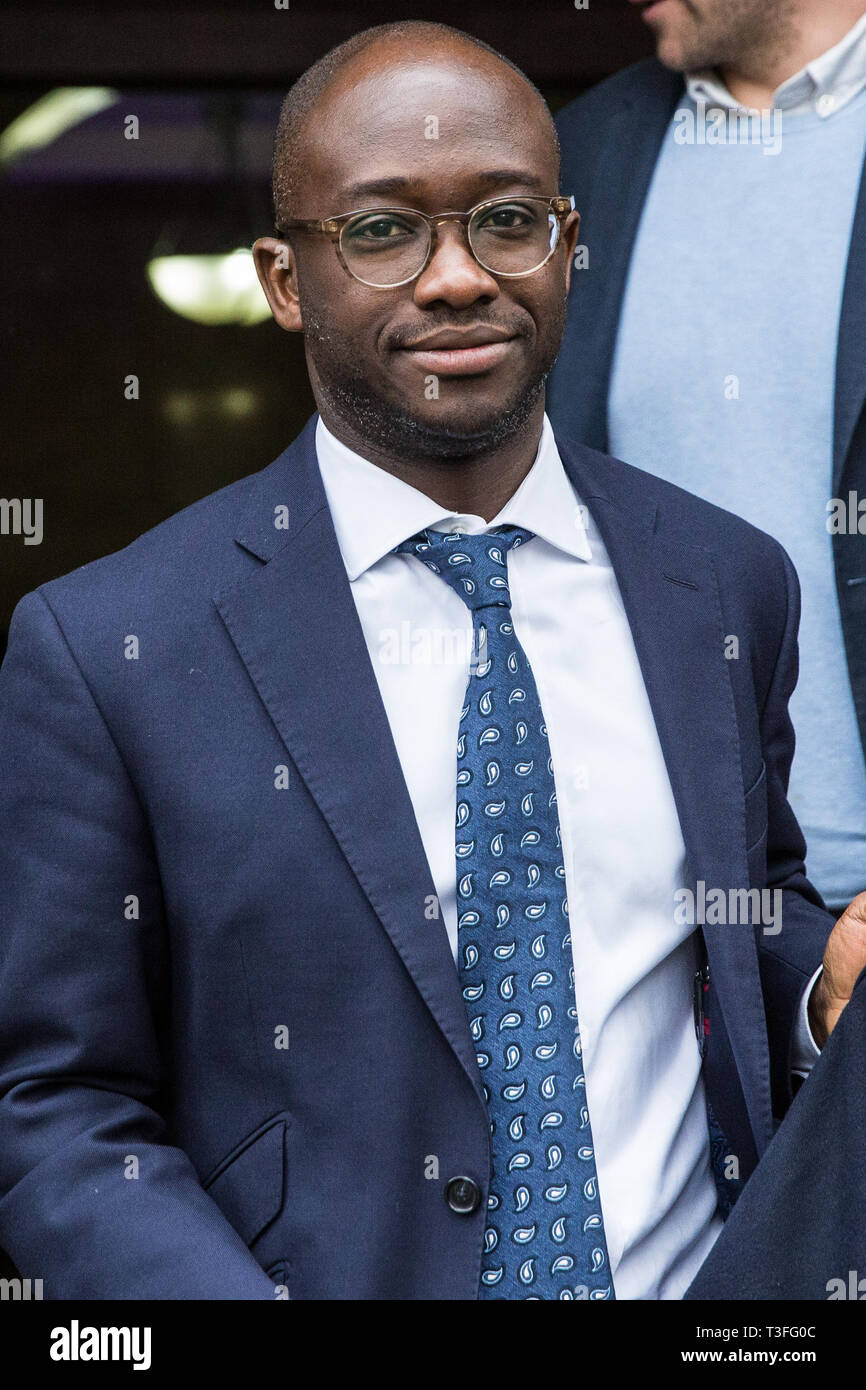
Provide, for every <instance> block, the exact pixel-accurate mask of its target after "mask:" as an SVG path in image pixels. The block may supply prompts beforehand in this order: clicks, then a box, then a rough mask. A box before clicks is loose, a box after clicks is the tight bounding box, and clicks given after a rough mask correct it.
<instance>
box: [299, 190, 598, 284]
mask: <svg viewBox="0 0 866 1390" xmlns="http://www.w3.org/2000/svg"><path fill="white" fill-rule="evenodd" d="M573 211H574V198H573V197H560V196H557V197H554V198H540V197H535V196H527V197H523V196H518V197H513V196H512V197H505V198H490V199H488V201H487V202H484V203H478V204H477V206H476V207H474V208H470V209H469V211H468V212H440V213H436V215H435V216H429V215H428V214H427V213H424V212H418V211H416V209H414V208H362V209H360V210H359V211H356V212H344V213H342V214H341V215H340V216H339V217H326V218H324V219H322V220H321V221H309V220H304V219H302V218H296V217H290V218H287V219H286V220H285V221H284V222H282V223H281V224H280V225H279V226H278V228H277V232H278V235H280V236H283V235H284V234H285V233H286V232H287V231H298V232H324V233H326V234H327V235H328V236H330V238H331V241H332V242H333V244H334V248H335V250H336V252H337V256H338V258H339V261H340V264H341V265H342V267H343V269H344V270H346V271H348V273H349V274H350V275H352V276H354V278H355V279H356V280H360V282H361V284H362V285H370V286H371V287H372V288H373V289H382V290H384V289H395V288H396V287H397V286H398V285H408V284H409V283H410V281H412V280H415V279H417V277H418V276H419V275H420V274H421V273H422V271H424V270H425V269H426V268H427V265H428V263H429V261H430V257H431V255H432V254H433V246H434V242H435V239H436V234H437V230H438V227H439V225H440V223H442V222H461V223H462V224H463V226H464V227H465V228H466V239H467V241H468V243H469V249H470V251H471V252H472V255H473V256H474V257H475V259H476V261H477V262H478V264H479V265H480V266H482V267H483V268H484V269H485V270H488V271H490V273H491V275H497V276H502V277H504V278H505V279H517V278H518V277H519V276H521V275H532V274H533V273H534V272H535V271H536V270H540V269H541V267H542V266H543V265H546V264H547V262H548V261H549V260H550V258H551V256H552V255H553V253H554V251H555V250H556V248H557V246H558V245H559V239H560V237H561V235H562V224H563V222H564V221H565V218H566V217H568V215H569V213H571V212H573Z"/></svg>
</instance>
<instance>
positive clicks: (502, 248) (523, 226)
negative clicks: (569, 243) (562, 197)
mask: <svg viewBox="0 0 866 1390" xmlns="http://www.w3.org/2000/svg"><path fill="white" fill-rule="evenodd" d="M558 240H559V223H558V222H557V220H556V217H555V216H554V214H553V213H552V212H551V211H550V206H549V204H548V203H547V202H546V201H545V200H543V199H538V200H537V201H536V200H535V199H532V198H515V199H514V200H513V201H509V202H507V203H494V204H492V205H490V206H488V207H485V208H479V210H478V212H476V213H474V214H473V216H472V217H471V218H470V221H469V242H470V245H471V247H472V250H473V251H474V252H475V255H476V256H477V258H478V260H479V261H480V262H481V264H482V265H483V266H485V267H486V269H487V270H492V271H493V273H494V275H526V274H527V273H528V272H529V271H531V270H537V269H538V267H539V266H540V265H542V264H543V262H544V261H546V260H547V258H548V256H549V255H550V253H551V251H552V250H553V248H554V247H555V246H556V243H557V241H558Z"/></svg>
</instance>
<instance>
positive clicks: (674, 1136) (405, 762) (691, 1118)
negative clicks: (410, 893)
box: [316, 416, 817, 1299]
mask: <svg viewBox="0 0 866 1390" xmlns="http://www.w3.org/2000/svg"><path fill="white" fill-rule="evenodd" d="M316 449H317V453H318V459H319V467H320V471H321V475H322V480H323V483H324V487H325V492H326V495H327V499H328V504H329V507H330V511H331V515H332V517H333V521H334V526H335V529H336V534H337V540H338V542H339V546H340V550H341V553H342V557H343V561H344V563H345V566H346V572H347V575H348V578H349V581H350V584H351V590H352V596H353V599H354V602H355V605H356V608H357V612H358V617H359V619H360V622H361V627H362V629H363V633H364V638H365V641H366V644H367V649H368V651H369V654H370V659H371V662H372V665H373V669H374V671H375V674H376V679H377V681H378V684H379V689H380V692H381V696H382V701H383V704H384V707H385V711H386V714H387V717H388V721H389V724H390V727H391V731H392V734H393V738H394V743H395V746H396V750H397V755H398V757H399V760H400V764H401V766H402V770H403V774H404V777H405V780H406V784H407V787H408V790H409V795H410V798H411V801H412V805H413V808H414V811H415V817H416V820H417V823H418V829H419V831H420V835H421V840H422V843H423V846H424V850H425V852H426V856H427V860H428V862H429V865H430V870H431V875H432V878H433V883H434V886H435V888H436V891H437V894H438V898H439V904H440V910H441V914H442V919H443V921H444V925H445V928H446V929H447V932H448V938H449V941H450V944H451V949H452V952H453V953H454V955H455V958H456V950H457V905H456V860H455V848H454V846H455V832H454V822H455V810H456V757H457V754H456V743H457V734H458V722H459V717H460V710H461V707H462V705H463V702H464V696H465V692H466V684H467V678H468V671H469V663H470V659H471V656H472V616H471V613H470V611H469V609H468V608H467V607H466V605H465V604H464V603H462V602H461V600H460V598H459V597H458V596H457V594H456V593H454V592H453V591H452V590H451V589H450V588H449V587H448V586H447V585H446V584H445V583H444V582H443V581H442V579H441V578H440V577H439V576H438V575H436V574H434V573H432V572H431V571H430V570H429V569H427V568H426V566H424V565H423V564H422V563H421V562H420V561H419V560H418V559H417V558H416V557H414V556H407V555H401V556H397V555H393V554H390V553H389V552H390V551H391V550H392V549H393V547H394V546H396V545H397V544H399V542H400V541H403V540H406V539H407V538H408V537H409V536H412V535H414V534H415V532H417V531H420V530H422V529H423V528H424V527H428V526H434V527H437V528H438V529H440V530H452V529H455V528H456V527H458V526H459V528H460V529H462V530H464V531H467V532H479V531H485V530H488V529H490V528H491V527H493V526H496V525H501V524H503V523H505V522H511V523H513V524H515V525H519V526H523V527H526V528H527V529H528V530H530V531H532V532H533V533H534V539H532V540H531V541H530V542H528V543H527V544H526V545H524V546H521V547H519V548H517V549H515V550H511V551H509V555H508V577H509V587H510V591H511V596H512V613H513V621H514V627H515V632H516V634H517V636H518V638H519V640H520V642H521V645H522V646H523V648H524V650H525V652H526V654H527V657H528V658H529V661H530V663H531V665H532V669H533V672H534V675H535V681H536V685H537V687H538V692H539V697H540V700H541V704H542V708H543V710H544V714H545V720H546V723H547V729H548V737H549V741H550V749H551V754H552V760H553V767H554V769H555V781H556V794H557V804H558V810H559V820H560V827H561V832H562V846H563V858H564V865H565V877H566V888H567V896H568V905H569V921H570V925H571V936H572V949H573V955H574V974H575V992H576V1003H577V1010H578V1018H579V1021H580V1032H581V1040H582V1043H583V1058H584V1064H585V1068H584V1069H585V1075H586V1092H587V1102H588V1105H589V1111H590V1120H591V1123H592V1131H593V1139H594V1144H595V1153H596V1162H597V1171H598V1179H599V1189H600V1196H601V1204H602V1211H603V1216H604V1225H605V1232H606V1236H607V1245H608V1251H609V1254H610V1260H611V1269H612V1274H613V1277H614V1287H615V1291H616V1296H617V1298H626V1299H635V1298H641V1299H676V1298H680V1297H681V1296H682V1294H683V1292H684V1291H685V1289H686V1288H687V1286H688V1284H689V1283H690V1282H691V1280H692V1278H693V1277H694V1275H695V1274H696V1272H697V1270H698V1268H699V1266H700V1265H701V1263H702V1262H703V1260H704V1259H705V1258H706V1255H707V1253H708V1251H709V1249H710V1247H711V1246H712V1244H713V1241H714V1240H715V1238H716V1236H717V1234H718V1232H719V1230H720V1229H721V1222H720V1219H719V1217H718V1216H717V1215H716V1192H715V1185H714V1181H713V1177H712V1172H711V1168H710V1159H709V1145H708V1135H707V1122H706V1110H705V1098H704V1086H703V1080H702V1076H701V1058H700V1053H699V1048H698V1043H697V1040H696V1037H695V1028H694V1021H693V993H692V991H693V976H694V971H695V968H696V941H695V934H694V929H693V928H692V927H690V926H688V925H685V926H684V925H678V924H677V923H676V922H675V920H674V918H675V913H674V893H675V891H676V890H677V888H679V887H681V886H682V884H683V883H684V881H685V878H684V875H685V868H684V858H685V850H684V845H683V840H682V835H681V831H680V826H679V821H678V818H677V812H676V807H675V804H674V800H673V794H672V791H671V787H670V782H669V779H668V775H667V771H666V768H665V763H664V759H663V757H662V752H661V747H660V744H659V740H658V735H657V732H656V727H655V723H654V720H653V716H652V711H651V709H650V705H649V700H648V697H647V693H646V689H645V686H644V682H643V678H642V675H641V671H640V667H639V664H638V660H637V655H636V652H635V648H634V643H633V641H632V637H631V631H630V628H629V624H628V620H627V618H626V614H625V609H624V607H623V603H622V599H621V597H620V593H619V587H618V585H617V582H616V578H615V576H614V573H613V569H612V567H611V564H610V560H609V559H608V556H607V552H606V550H605V547H604V545H603V544H602V541H601V537H600V535H599V533H598V531H597V529H596V527H595V525H594V523H593V521H592V518H591V517H589V516H588V514H587V510H586V508H584V507H582V506H581V505H580V502H579V499H578V498H577V496H576V494H575V492H574V489H573V487H572V485H571V483H570V482H569V479H568V476H567V474H566V472H565V469H564V468H563V465H562V461H561V459H560V457H559V452H558V450H557V447H556V443H555V441H554V437H553V431H552V429H551V426H550V423H549V421H548V420H547V417H546V416H545V420H544V427H543V432H542V436H541V440H540V443H539V448H538V453H537V456H536V459H535V462H534V464H533V466H532V468H531V469H530V471H529V473H528V474H527V476H526V478H525V479H524V480H523V482H522V484H521V485H520V487H519V488H518V489H517V491H516V492H515V493H514V494H513V495H512V497H511V498H510V499H509V500H508V502H507V503H506V504H505V506H504V507H503V508H502V510H501V511H500V512H499V514H498V516H496V517H495V518H494V519H493V520H492V521H491V522H489V523H488V522H486V521H485V520H484V519H483V518H482V517H480V516H473V515H460V514H457V513H454V512H450V511H448V510H447V508H445V507H442V506H440V505H439V504H438V503H437V502H435V501H433V499H432V498H430V497H428V496H426V495H425V494H424V493H423V492H421V491H419V490H418V489H416V488H414V487H411V486H410V485H409V484H408V483H406V482H403V481H402V480H400V479H399V478H396V477H394V476H393V475H391V474H389V473H386V472H385V471H384V470H383V469H381V468H379V467H377V466H376V465H375V464H373V463H370V462H369V461H368V460H366V459H364V458H362V457H360V456H359V455H358V454H356V453H354V452H353V451H352V450H350V449H348V448H347V447H346V446H345V445H343V444H342V443H340V441H339V440H337V439H336V438H335V437H334V436H333V435H332V434H331V433H330V432H329V431H328V430H327V429H326V427H325V425H324V424H323V423H322V421H321V420H319V422H318V425H317V431H316ZM361 732H362V731H359V736H360V735H361ZM804 998H805V996H804ZM804 1007H805V1005H804ZM816 1051H817V1049H814V1045H813V1053H814V1052H816Z"/></svg>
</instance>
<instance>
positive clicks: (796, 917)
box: [757, 547, 833, 1116]
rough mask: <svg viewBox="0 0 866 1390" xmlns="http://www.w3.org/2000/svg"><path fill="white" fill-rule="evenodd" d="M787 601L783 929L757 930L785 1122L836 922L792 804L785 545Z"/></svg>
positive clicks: (775, 683)
mask: <svg viewBox="0 0 866 1390" xmlns="http://www.w3.org/2000/svg"><path fill="white" fill-rule="evenodd" d="M778 554H779V556H780V559H781V564H782V568H783V573H784V588H785V597H786V601H787V611H786V619H785V628H784V632H783V636H782V640H781V643H780V647H779V654H778V657H777V660H776V665H775V669H774V671H773V676H772V680H771V682H770V686H769V689H768V691H767V696H766V699H765V701H764V707H763V710H762V712H761V745H762V750H763V757H764V762H765V765H766V769H767V878H766V884H767V887H768V888H769V889H779V890H780V891H781V893H782V900H781V908H782V911H781V930H780V931H779V932H778V934H777V935H768V934H765V933H764V932H763V931H759V932H758V938H757V939H758V956H759V962H760V968H761V982H762V987H763V993H764V1005H765V1010H766V1015H767V1030H768V1035H769V1043H770V1068H771V1082H772V1090H773V1112H774V1114H775V1115H777V1116H781V1115H783V1114H784V1113H785V1111H786V1110H787V1108H788V1106H789V1104H790V1102H791V1099H792V1087H791V1067H792V1061H794V1060H795V1058H794V1043H795V1038H796V1029H797V1021H798V1012H799V1009H800V1005H801V1002H802V997H803V991H804V989H805V988H806V985H807V984H808V983H809V980H810V979H811V977H812V975H813V974H814V972H815V971H816V970H817V968H818V966H819V965H820V964H821V958H822V956H823V954H824V946H825V945H826V941H827V937H828V936H829V934H830V932H831V930H832V928H833V918H832V916H831V915H830V914H829V913H828V912H827V910H826V908H825V906H824V903H823V901H822V899H821V896H820V894H819V893H818V891H817V889H816V888H815V887H814V886H813V885H812V884H811V883H810V881H809V879H808V878H807V876H806V866H805V859H806V842H805V840H804V838H803V832H802V831H801V829H800V826H799V824H798V822H797V819H796V816H795V815H794V812H793V810H792V809H791V806H790V803H789V801H788V780H789V777H790V772H791V762H792V760H793V756H794V742H795V740H794V729H793V726H792V723H791V718H790V715H789V713H788V701H789V700H790V698H791V695H792V693H793V690H794V687H795V685H796V683H797V671H798V653H797V628H798V625H799V618H800V586H799V581H798V579H797V574H796V571H795V569H794V566H793V565H792V564H791V561H790V559H789V558H788V556H787V555H786V553H785V551H784V550H782V548H781V547H778Z"/></svg>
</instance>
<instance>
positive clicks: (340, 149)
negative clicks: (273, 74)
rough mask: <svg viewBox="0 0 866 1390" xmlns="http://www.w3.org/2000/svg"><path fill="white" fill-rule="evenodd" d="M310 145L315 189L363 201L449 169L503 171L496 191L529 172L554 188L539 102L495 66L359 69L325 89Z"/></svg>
mask: <svg viewBox="0 0 866 1390" xmlns="http://www.w3.org/2000/svg"><path fill="white" fill-rule="evenodd" d="M304 143H305V146H306V149H305V160H304V163H305V165H306V174H307V178H308V179H309V184H308V186H309V187H310V189H311V190H312V189H315V188H316V187H317V186H318V185H321V183H323V182H324V183H326V184H327V185H328V186H329V187H330V188H331V189H334V190H336V189H339V190H341V191H345V192H346V193H347V194H354V195H358V201H363V197H361V196H360V190H361V189H369V190H370V194H371V196H372V193H373V189H374V188H379V185H381V189H380V191H381V192H382V193H383V194H385V193H387V192H388V191H389V190H391V191H393V192H394V193H397V192H398V191H399V189H398V183H399V182H400V181H401V180H402V181H404V182H405V183H407V184H411V185H412V186H415V187H417V188H419V189H420V188H423V186H424V185H425V184H428V183H430V184H433V185H435V184H436V183H437V181H438V180H439V179H441V177H442V175H443V173H444V172H446V171H447V172H448V173H449V174H450V175H454V176H458V177H459V176H461V175H465V177H466V178H467V179H471V177H472V174H473V172H476V171H477V172H478V173H479V174H485V175H489V174H493V175H497V176H499V175H501V176H502V177H499V178H496V177H494V178H489V179H488V182H489V183H490V184H491V191H492V194H493V193H495V192H497V191H499V190H498V188H494V187H492V185H493V184H494V183H496V182H499V183H502V184H507V183H508V182H514V183H523V182H525V179H522V178H521V177H520V175H521V173H524V174H526V175H527V176H528V177H529V178H530V179H531V180H532V182H533V183H535V182H537V183H538V186H539V188H540V187H541V185H542V184H543V185H544V188H545V191H548V192H549V191H551V190H549V189H547V184H549V183H550V180H551V173H552V172H555V168H554V170H551V168H550V167H549V166H550V165H551V164H553V165H554V166H555V153H554V150H553V147H552V142H551V138H550V133H549V126H548V124H547V122H546V120H545V112H544V110H543V108H542V107H541V104H540V102H539V100H538V97H537V96H536V94H535V93H534V92H533V90H532V88H531V87H529V86H527V84H526V83H525V82H523V81H522V79H521V78H520V76H519V75H518V74H517V73H515V72H512V70H511V69H510V68H508V67H507V66H506V65H505V64H503V63H498V62H496V60H491V62H490V63H489V64H488V63H486V62H483V63H480V64H476V63H474V62H471V61H470V62H466V61H456V60H455V59H454V58H450V59H448V60H445V59H443V58H440V57H438V56H437V57H433V58H430V59H427V58H424V59H415V60H404V61H401V62H399V63H396V64H388V63H382V62H378V63H376V64H375V65H373V66H371V65H369V64H368V65H367V66H366V67H362V66H361V65H360V64H359V63H358V62H355V63H352V64H351V65H350V66H349V67H348V68H347V69H346V70H345V71H343V72H341V73H339V74H338V75H337V77H336V78H335V79H334V80H333V82H332V83H330V84H329V86H328V88H327V89H326V91H325V92H323V94H322V96H321V98H320V99H319V101H318V102H317V104H316V107H315V109H314V111H313V113H312V115H311V118H310V119H309V120H308V123H307V128H306V131H305V142H304ZM509 171H513V172H514V174H515V178H514V179H513V180H509V179H508V178H507V177H505V176H506V175H507V174H508V172H509ZM304 182H307V180H306V179H305V180H304ZM481 196H484V195H483V194H482V195H481Z"/></svg>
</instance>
